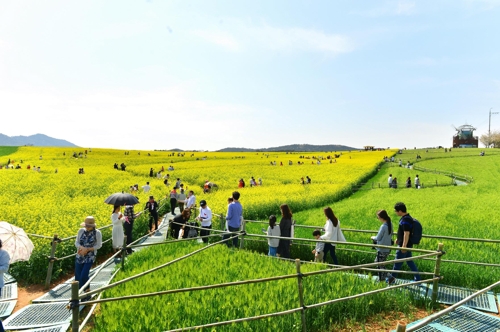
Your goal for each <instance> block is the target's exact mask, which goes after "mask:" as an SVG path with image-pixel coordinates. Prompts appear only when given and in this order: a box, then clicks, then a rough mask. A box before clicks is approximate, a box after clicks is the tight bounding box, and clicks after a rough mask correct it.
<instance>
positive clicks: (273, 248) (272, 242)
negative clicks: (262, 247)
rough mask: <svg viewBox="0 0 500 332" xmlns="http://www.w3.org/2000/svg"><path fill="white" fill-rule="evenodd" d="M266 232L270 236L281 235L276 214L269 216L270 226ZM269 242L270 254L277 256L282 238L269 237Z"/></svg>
mask: <svg viewBox="0 0 500 332" xmlns="http://www.w3.org/2000/svg"><path fill="white" fill-rule="evenodd" d="M266 234H267V235H268V236H281V231H280V228H279V227H278V226H276V216H275V215H274V214H272V215H270V216H269V227H267V232H266ZM267 244H268V245H269V252H268V256H273V257H276V254H277V253H278V246H279V244H280V239H269V238H268V239H267Z"/></svg>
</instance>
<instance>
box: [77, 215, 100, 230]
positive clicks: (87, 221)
mask: <svg viewBox="0 0 500 332" xmlns="http://www.w3.org/2000/svg"><path fill="white" fill-rule="evenodd" d="M87 226H88V227H94V228H95V227H96V224H95V219H94V217H92V216H88V217H87V218H85V221H84V222H82V223H81V224H80V227H87Z"/></svg>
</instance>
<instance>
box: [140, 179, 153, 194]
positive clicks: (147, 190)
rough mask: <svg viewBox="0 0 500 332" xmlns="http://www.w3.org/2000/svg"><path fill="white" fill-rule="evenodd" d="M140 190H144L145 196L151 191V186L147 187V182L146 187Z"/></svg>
mask: <svg viewBox="0 0 500 332" xmlns="http://www.w3.org/2000/svg"><path fill="white" fill-rule="evenodd" d="M142 190H144V193H145V194H147V193H148V192H149V191H150V190H151V186H150V185H149V182H146V185H144V186H142Z"/></svg>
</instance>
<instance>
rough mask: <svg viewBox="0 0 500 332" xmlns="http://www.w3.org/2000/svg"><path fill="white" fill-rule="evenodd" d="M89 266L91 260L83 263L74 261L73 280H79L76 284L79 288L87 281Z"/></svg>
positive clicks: (90, 265)
mask: <svg viewBox="0 0 500 332" xmlns="http://www.w3.org/2000/svg"><path fill="white" fill-rule="evenodd" d="M91 267H92V262H90V263H83V264H78V263H75V281H78V282H79V285H78V286H79V287H80V288H82V286H83V285H85V283H86V282H87V281H89V272H90V268H91ZM87 288H90V286H87Z"/></svg>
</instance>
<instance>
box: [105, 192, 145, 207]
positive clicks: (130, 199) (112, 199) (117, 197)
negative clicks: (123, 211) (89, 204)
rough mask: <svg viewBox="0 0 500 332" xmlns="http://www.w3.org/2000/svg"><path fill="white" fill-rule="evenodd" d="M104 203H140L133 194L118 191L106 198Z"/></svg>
mask: <svg viewBox="0 0 500 332" xmlns="http://www.w3.org/2000/svg"><path fill="white" fill-rule="evenodd" d="M104 203H107V204H112V205H134V204H137V203H139V200H138V199H137V197H135V196H134V195H132V194H128V193H116V194H113V195H111V196H109V197H108V198H106V200H104Z"/></svg>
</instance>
